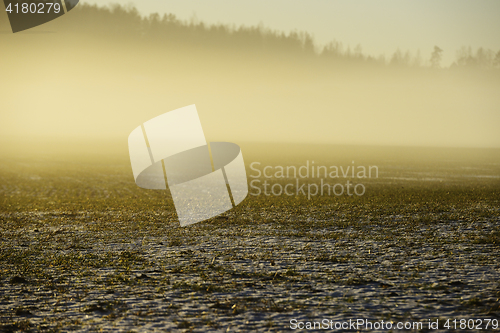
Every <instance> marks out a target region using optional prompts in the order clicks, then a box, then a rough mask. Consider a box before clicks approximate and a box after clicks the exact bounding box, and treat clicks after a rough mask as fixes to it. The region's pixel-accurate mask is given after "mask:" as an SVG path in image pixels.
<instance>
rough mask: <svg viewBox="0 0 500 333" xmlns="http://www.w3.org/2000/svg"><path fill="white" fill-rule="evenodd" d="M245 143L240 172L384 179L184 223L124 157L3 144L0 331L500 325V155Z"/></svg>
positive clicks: (258, 201) (252, 202)
mask: <svg viewBox="0 0 500 333" xmlns="http://www.w3.org/2000/svg"><path fill="white" fill-rule="evenodd" d="M241 146H242V151H243V156H244V158H245V162H246V163H247V164H250V163H251V162H253V161H259V162H261V163H262V165H301V164H304V163H305V161H306V160H315V161H316V163H317V164H318V165H319V164H323V165H350V163H351V160H355V161H356V164H358V165H377V166H378V167H379V170H380V172H379V177H378V178H375V179H369V180H366V181H365V182H364V183H365V186H366V193H365V195H363V196H347V195H343V196H322V197H320V196H317V197H314V198H311V200H308V199H307V197H305V196H302V195H299V196H285V195H282V196H265V195H260V196H251V195H249V196H248V197H247V199H245V201H243V203H242V204H241V205H239V206H238V207H236V208H235V209H233V210H231V211H229V212H227V213H225V214H223V215H221V216H219V217H217V218H214V219H212V220H209V221H205V222H202V223H198V224H195V225H192V226H188V227H184V228H181V227H180V226H179V222H178V221H177V218H176V214H175V209H174V206H173V203H172V201H171V199H169V198H168V197H167V195H166V192H163V191H152V190H144V189H140V188H138V187H137V186H136V185H135V183H134V181H133V177H132V173H131V169H130V165H129V162H128V157H127V152H126V147H123V146H119V147H118V148H117V149H116V151H115V153H114V154H109V153H106V152H105V151H104V149H101V150H100V148H99V147H97V148H96V150H95V151H87V152H81V151H79V152H78V153H76V152H75V151H71V149H69V148H61V149H38V148H37V149H35V148H33V149H32V151H29V152H26V151H22V150H16V149H15V147H14V148H13V147H10V148H9V149H10V150H8V151H7V150H6V149H4V151H3V153H2V155H1V156H0V331H2V332H15V331H32V332H39V331H42V332H43V331H51V332H58V331H61V332H65V331H93V330H95V331H105V332H109V331H123V332H127V331H128V332H139V331H154V330H158V331H186V332H191V331H193V332H208V331H218V332H246V331H266V332H267V331H270V332H281V331H289V330H290V320H292V319H297V320H299V321H320V320H322V319H324V318H326V319H328V320H333V321H346V320H349V319H353V320H356V319H358V318H364V319H368V320H371V321H380V320H384V321H387V320H389V321H390V320H392V321H393V322H394V323H396V322H398V321H402V322H407V321H409V322H415V321H422V322H423V323H424V330H425V327H426V326H425V324H426V323H427V322H428V320H429V319H431V320H433V321H435V320H436V319H439V326H440V328H443V325H444V324H445V322H446V319H464V318H465V319H469V318H474V319H478V318H482V319H500V301H499V299H500V260H499V259H500V154H499V151H498V150H494V149H451V148H450V149H444V148H441V149H439V148H433V149H430V148H429V149H423V148H396V147H392V148H391V147H385V148H383V147H356V146H353V147H345V146H344V147H335V146H306V145H299V146H297V145H295V146H293V149H292V145H279V144H274V145H269V144H267V145H264V144H241ZM3 147H6V145H4V146H3ZM65 149H66V150H65ZM263 152H265V154H264V153H263ZM247 172H249V173H250V169H247ZM342 181H344V180H343V179H342ZM490 329H491V326H490ZM393 331H397V330H393ZM483 331H485V330H484V325H483Z"/></svg>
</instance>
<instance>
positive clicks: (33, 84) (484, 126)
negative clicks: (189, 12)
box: [0, 5, 500, 147]
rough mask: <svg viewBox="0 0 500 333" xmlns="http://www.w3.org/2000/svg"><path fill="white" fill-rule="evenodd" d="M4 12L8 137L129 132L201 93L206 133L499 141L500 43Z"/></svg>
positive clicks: (117, 12) (0, 23)
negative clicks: (415, 48) (411, 42)
mask: <svg viewBox="0 0 500 333" xmlns="http://www.w3.org/2000/svg"><path fill="white" fill-rule="evenodd" d="M9 29H10V28H9V26H8V20H7V16H6V14H5V12H3V11H2V13H1V14H0V31H2V34H0V43H1V45H2V52H1V55H0V58H1V62H0V71H1V73H2V79H1V80H0V85H1V86H0V89H1V91H2V98H1V99H0V133H1V137H2V138H3V139H2V140H15V141H19V142H24V141H27V142H30V144H37V143H40V142H45V141H47V140H56V141H57V140H60V141H64V140H72V139H74V140H88V141H89V142H90V141H92V140H94V141H99V142H101V143H102V144H104V143H106V142H120V141H121V142H122V143H123V146H124V147H125V145H126V143H125V142H126V137H127V136H128V134H129V133H130V131H131V130H132V129H133V128H135V127H136V126H137V125H138V124H140V123H142V122H144V121H145V120H148V119H150V118H152V117H154V116H157V115H159V114H162V113H164V112H167V111H170V110H174V109H176V108H179V107H183V106H186V105H190V104H196V105H197V108H198V112H199V114H200V118H201V121H202V124H203V127H204V131H205V135H206V137H207V140H208V141H217V140H224V141H230V142H289V143H297V142H301V143H310V144H340V145H343V144H361V145H398V146H406V145H411V146H447V147H500V131H498V125H499V124H500V95H499V94H498V91H500V51H499V50H485V49H480V50H471V49H468V48H467V47H464V48H463V49H461V50H457V59H456V61H455V63H454V64H453V65H452V66H451V67H449V68H448V67H447V68H443V67H442V66H441V65H440V57H441V52H440V51H439V49H435V52H434V53H433V54H421V55H411V54H408V53H406V54H405V53H404V52H399V51H398V52H396V53H395V54H393V55H390V56H387V57H386V58H382V57H379V56H377V55H370V56H369V55H365V54H363V53H362V52H361V48H354V49H348V48H347V47H343V46H342V45H341V44H340V43H337V42H335V41H333V42H332V43H331V44H330V45H328V46H327V47H320V46H319V45H315V44H314V41H313V39H312V38H311V37H310V36H309V35H308V34H307V33H300V32H297V33H290V34H284V33H280V32H275V31H269V30H266V29H265V28H264V27H246V28H244V27H228V26H223V25H218V26H208V25H205V24H203V22H202V21H196V20H194V19H193V20H191V21H189V22H184V21H179V20H177V19H176V18H175V17H174V16H173V15H166V16H163V17H160V16H159V15H151V16H149V17H146V18H144V17H141V16H140V15H139V14H138V12H137V11H136V10H135V9H133V8H132V7H127V8H124V7H118V6H115V7H112V9H109V8H107V7H106V8H104V7H95V6H89V5H80V6H78V7H76V9H75V10H74V11H72V12H71V13H70V14H69V15H65V16H64V17H62V18H60V19H58V20H55V21H53V22H49V23H48V24H45V25H43V26H40V27H37V28H34V29H31V30H29V31H26V32H21V33H18V34H9V33H8V31H9Z"/></svg>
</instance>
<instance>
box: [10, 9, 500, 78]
mask: <svg viewBox="0 0 500 333" xmlns="http://www.w3.org/2000/svg"><path fill="white" fill-rule="evenodd" d="M7 25H8V20H7V16H6V15H0V27H3V28H4V29H5V28H6V26H7ZM50 25H51V28H52V29H54V30H56V31H71V32H72V33H79V34H85V35H90V36H95V37H99V38H104V39H120V40H130V41H132V40H133V41H142V42H149V43H155V44H157V45H163V46H168V47H171V48H176V47H188V46H196V47H198V48H213V49H218V50H225V51H227V50H237V51H240V52H248V53H252V54H255V53H259V54H263V55H265V54H267V55H277V56H283V55H284V54H286V56H287V57H312V58H321V59H327V60H328V61H330V62H334V63H344V64H345V63H350V64H363V63H364V64H372V65H383V66H404V67H432V68H440V67H441V64H440V62H441V53H442V52H443V50H441V49H440V48H439V47H438V46H435V47H434V51H433V52H432V54H429V55H428V56H426V55H422V54H420V51H418V52H417V54H415V55H413V54H411V52H410V51H406V52H404V51H401V50H399V49H397V50H396V51H395V52H394V53H393V54H392V55H390V56H385V55H379V56H374V55H366V54H364V53H363V52H362V46H361V45H357V46H355V47H354V48H352V49H351V47H349V46H345V45H343V43H341V42H338V41H332V42H330V43H328V44H327V45H317V44H315V42H314V39H313V37H312V35H311V34H309V33H308V32H297V31H292V32H289V33H284V32H280V31H274V30H271V29H268V28H266V27H264V26H263V25H260V26H250V27H247V26H239V27H236V26H234V25H232V26H231V25H224V24H215V25H209V24H206V23H204V22H202V21H199V20H197V19H196V18H195V17H193V18H192V19H191V20H189V21H182V20H179V19H178V18H177V17H176V16H175V15H173V14H164V15H163V16H161V15H159V14H158V13H155V14H151V15H149V16H141V14H140V13H139V12H138V10H137V9H136V8H135V7H134V6H132V5H128V6H121V5H118V4H115V5H112V6H109V7H101V6H97V5H89V4H80V5H79V6H77V7H76V9H75V10H74V11H72V12H71V16H70V17H66V18H64V19H59V20H55V21H54V22H51V23H50ZM437 50H439V51H437ZM448 52H450V50H448ZM450 67H451V68H482V69H500V50H498V51H497V52H495V51H493V50H490V49H485V48H478V49H477V50H473V49H472V48H471V47H466V46H464V47H462V48H461V49H459V50H456V57H455V61H454V62H453V63H452V64H451V66H450Z"/></svg>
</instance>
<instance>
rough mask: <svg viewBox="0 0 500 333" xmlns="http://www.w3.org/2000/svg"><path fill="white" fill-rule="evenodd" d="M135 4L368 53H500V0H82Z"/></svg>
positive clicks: (147, 10) (146, 11) (142, 9)
mask: <svg viewBox="0 0 500 333" xmlns="http://www.w3.org/2000/svg"><path fill="white" fill-rule="evenodd" d="M82 3H98V4H101V5H104V4H110V3H120V4H134V5H135V6H136V7H137V8H138V9H139V11H140V12H141V13H143V14H149V13H152V12H159V13H173V14H175V15H176V16H177V17H179V18H180V19H190V18H192V17H193V15H196V17H197V18H198V19H199V20H202V21H205V22H208V23H229V24H236V25H258V24H260V23H262V24H263V25H264V26H266V27H269V28H272V29H277V30H282V31H291V30H301V31H308V32H310V33H312V34H313V35H314V37H315V40H316V41H317V42H318V43H325V42H328V41H330V40H332V39H335V40H337V41H340V42H342V43H343V44H344V45H350V46H351V48H353V47H355V46H356V45H357V44H360V45H361V46H362V48H363V52H365V53H368V54H371V55H379V54H383V53H384V54H386V55H390V54H392V53H393V52H394V51H395V50H396V49H397V48H400V49H401V50H402V51H406V50H410V51H412V53H414V52H416V51H417V50H418V49H420V51H421V53H422V56H423V57H424V59H428V58H429V56H430V53H431V51H432V48H433V47H434V45H438V46H439V47H441V48H442V49H443V50H444V54H443V57H444V58H443V59H444V63H443V64H446V65H447V64H449V63H451V61H452V60H453V59H454V57H455V53H456V50H457V49H459V48H460V47H461V46H472V47H473V48H477V47H480V46H482V47H486V48H490V49H493V50H495V51H498V50H500V1H499V0H482V1H473V0H440V1H436V0H418V1H417V0H414V1H409V0H378V1H374V0H136V1H130V0H82Z"/></svg>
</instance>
